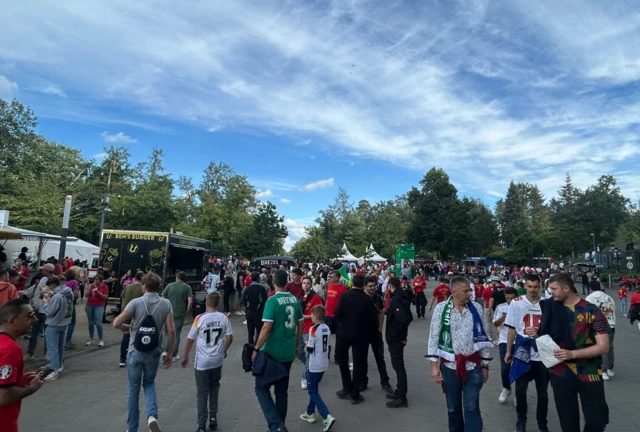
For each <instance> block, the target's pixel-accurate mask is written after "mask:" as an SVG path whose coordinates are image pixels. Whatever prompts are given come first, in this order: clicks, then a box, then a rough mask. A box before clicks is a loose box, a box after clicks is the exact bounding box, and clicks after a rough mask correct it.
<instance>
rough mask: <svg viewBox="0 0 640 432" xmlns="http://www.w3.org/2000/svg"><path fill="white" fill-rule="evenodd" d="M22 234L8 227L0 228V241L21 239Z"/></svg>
mask: <svg viewBox="0 0 640 432" xmlns="http://www.w3.org/2000/svg"><path fill="white" fill-rule="evenodd" d="M21 238H22V234H21V233H20V232H19V231H17V230H16V229H14V228H11V227H9V226H0V240H15V239H21Z"/></svg>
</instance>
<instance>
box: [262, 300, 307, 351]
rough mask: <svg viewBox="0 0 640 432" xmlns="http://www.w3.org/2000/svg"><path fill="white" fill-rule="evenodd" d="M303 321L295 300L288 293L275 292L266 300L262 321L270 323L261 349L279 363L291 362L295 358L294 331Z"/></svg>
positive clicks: (298, 303)
mask: <svg viewBox="0 0 640 432" xmlns="http://www.w3.org/2000/svg"><path fill="white" fill-rule="evenodd" d="M302 320H303V317H302V308H301V307H300V302H299V301H298V299H297V298H295V297H294V296H293V295H291V294H290V293H288V292H276V293H275V295H273V296H271V297H269V298H268V299H267V303H266V304H265V306H264V313H263V314H262V321H265V322H272V323H273V328H272V329H271V334H270V335H269V339H267V341H266V342H265V343H264V346H263V347H262V349H263V350H265V351H266V352H267V353H268V354H269V355H270V356H271V357H273V358H274V359H275V360H276V361H279V362H287V361H293V360H295V358H296V330H297V327H298V323H299V322H301V321H302Z"/></svg>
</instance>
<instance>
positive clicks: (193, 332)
mask: <svg viewBox="0 0 640 432" xmlns="http://www.w3.org/2000/svg"><path fill="white" fill-rule="evenodd" d="M231 334H233V331H232V330H231V323H230V322H229V319H228V318H227V316H226V315H225V314H223V313H220V312H207V313H203V314H202V315H198V316H197V317H196V319H195V320H194V321H193V325H192V326H191V329H190V330H189V335H188V336H187V337H188V338H189V339H196V357H195V360H194V362H193V367H194V368H196V369H198V370H207V369H213V368H217V367H220V366H222V362H223V361H224V347H225V339H226V336H229V335H231Z"/></svg>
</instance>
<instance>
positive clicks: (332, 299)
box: [324, 270, 347, 358]
mask: <svg viewBox="0 0 640 432" xmlns="http://www.w3.org/2000/svg"><path fill="white" fill-rule="evenodd" d="M345 292H347V287H346V286H345V285H343V284H341V283H340V273H339V272H338V271H336V270H332V271H330V272H329V274H328V275H327V293H326V302H325V310H326V315H325V318H324V323H325V324H326V325H327V326H328V327H329V329H330V330H331V334H335V333H336V330H337V328H338V323H337V322H336V319H335V316H336V314H335V311H336V306H337V305H338V300H339V299H340V296H341V295H342V294H344V293H345ZM331 346H333V344H331ZM331 346H329V358H331Z"/></svg>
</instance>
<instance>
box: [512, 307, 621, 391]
mask: <svg viewBox="0 0 640 432" xmlns="http://www.w3.org/2000/svg"><path fill="white" fill-rule="evenodd" d="M512 303H513V302H512ZM564 311H565V313H566V314H567V321H568V323H569V330H570V332H571V337H572V338H573V340H574V343H575V349H583V348H589V347H590V346H593V345H595V344H596V335H599V334H608V333H610V332H611V327H609V323H608V322H607V318H605V316H604V314H603V313H602V311H601V310H600V308H598V306H596V305H594V304H593V303H589V302H588V301H586V300H582V299H581V300H580V301H579V302H578V303H576V304H575V305H573V306H571V307H569V306H565V307H564ZM555 342H556V343H557V344H558V346H560V348H565V346H564V344H563V343H562V342H561V341H555ZM549 372H551V373H552V374H554V375H556V376H560V377H565V378H569V377H571V378H576V377H577V378H578V379H579V380H581V381H585V382H598V381H601V380H602V358H601V357H600V356H598V357H592V358H587V359H576V360H573V361H565V362H562V363H559V364H557V365H555V366H554V367H552V368H551V369H549Z"/></svg>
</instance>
